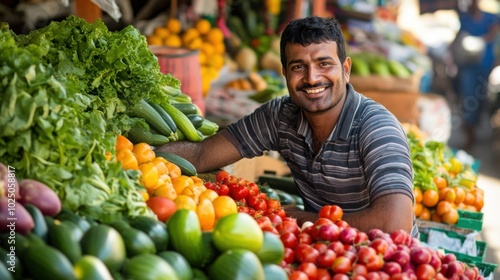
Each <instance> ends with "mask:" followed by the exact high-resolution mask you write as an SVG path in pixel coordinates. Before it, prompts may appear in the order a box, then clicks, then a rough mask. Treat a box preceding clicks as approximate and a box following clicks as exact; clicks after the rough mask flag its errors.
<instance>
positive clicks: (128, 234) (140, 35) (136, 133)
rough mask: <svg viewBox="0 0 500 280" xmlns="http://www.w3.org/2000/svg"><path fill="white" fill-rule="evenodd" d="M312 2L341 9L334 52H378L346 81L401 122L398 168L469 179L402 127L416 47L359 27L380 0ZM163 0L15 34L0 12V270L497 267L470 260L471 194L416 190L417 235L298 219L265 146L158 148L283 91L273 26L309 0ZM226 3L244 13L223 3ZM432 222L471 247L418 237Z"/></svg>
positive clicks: (279, 271)
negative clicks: (127, 21)
mask: <svg viewBox="0 0 500 280" xmlns="http://www.w3.org/2000/svg"><path fill="white" fill-rule="evenodd" d="M112 2H114V1H112ZM313 2H314V3H313V5H312V6H311V7H310V8H311V9H310V14H314V15H337V16H338V17H339V18H341V19H342V25H343V26H344V27H345V30H344V32H345V34H346V37H347V38H348V39H349V40H348V43H349V44H350V46H349V51H350V52H351V53H350V55H352V56H353V57H354V56H356V55H359V54H360V53H365V54H371V55H375V56H376V59H374V60H373V63H374V64H377V65H378V66H375V68H377V67H380V66H381V65H383V66H382V67H387V68H386V70H380V68H377V69H378V70H374V69H372V68H370V67H372V66H370V67H369V68H370V69H369V72H370V73H366V69H365V70H361V71H360V70H359V68H356V69H354V68H355V67H353V71H352V73H351V75H352V76H351V83H352V84H353V85H354V87H355V88H356V89H357V90H358V91H360V92H361V93H362V94H364V95H365V96H367V97H369V98H372V99H373V100H375V101H377V102H379V103H381V104H382V105H383V106H385V107H386V108H387V109H388V110H389V111H391V112H392V113H393V114H394V115H395V116H396V118H398V120H399V121H400V122H401V123H402V124H403V126H404V128H405V130H406V132H407V135H408V140H409V143H410V144H412V161H413V162H414V169H415V171H419V170H417V169H419V168H420V171H422V170H424V171H427V172H430V173H429V174H432V176H433V177H439V176H443V177H444V176H445V175H446V176H449V177H446V178H447V180H448V181H449V182H447V183H446V184H447V185H446V188H449V189H452V188H453V187H454V184H455V183H457V184H459V183H460V184H464V185H463V187H467V190H468V191H470V192H472V191H474V192H480V186H477V185H476V184H475V179H476V178H473V177H474V175H475V174H474V173H473V172H474V171H473V170H472V171H471V170H470V166H468V165H467V164H462V163H461V162H457V159H456V157H454V156H453V155H450V154H448V153H445V152H447V151H448V150H447V147H446V145H445V144H444V142H443V141H441V140H440V139H437V138H434V137H428V138H425V137H424V136H423V135H424V134H426V131H424V130H420V129H418V126H419V123H420V122H421V119H422V116H421V112H422V111H423V110H422V108H424V107H425V108H427V109H428V108H429V107H428V105H422V104H421V103H420V100H422V99H423V96H424V95H425V93H424V92H422V85H421V79H422V77H423V75H424V73H425V72H426V71H428V70H429V69H428V68H427V67H428V65H426V64H425V62H424V63H422V64H419V63H418V61H425V58H422V57H424V55H423V53H422V52H421V50H419V49H418V44H417V43H415V42H412V41H411V40H409V39H408V36H409V35H408V34H406V33H403V32H396V33H397V34H398V35H400V37H398V38H397V39H395V38H391V37H390V36H389V35H390V34H387V33H379V31H380V30H379V31H377V30H374V29H373V27H374V26H375V25H374V24H373V22H372V21H375V20H381V19H382V18H383V19H384V20H389V21H391V20H392V21H393V20H394V18H393V17H392V15H390V14H387V13H390V10H391V9H392V7H389V6H388V5H384V4H379V6H380V7H379V6H371V8H373V10H371V11H370V12H366V10H364V11H357V10H355V9H354V10H353V9H350V8H353V7H345V6H344V7H341V6H339V4H340V2H341V1H334V2H335V5H334V6H335V7H334V8H332V7H331V6H330V5H329V1H313ZM337 2H338V3H337ZM148 4H149V5H153V4H154V1H152V2H149V3H148ZM169 4H170V8H171V10H169V11H165V12H164V13H161V14H160V15H158V17H156V18H154V19H151V21H150V23H149V24H151V25H149V26H147V27H145V28H142V29H139V28H136V27H135V26H133V25H130V26H128V27H126V28H124V29H123V30H117V31H113V30H110V29H108V27H107V26H106V24H105V23H103V22H102V21H101V19H100V18H101V17H102V13H101V11H100V9H99V8H96V5H95V4H93V2H91V1H88V0H77V1H76V15H71V16H68V17H67V18H66V19H64V20H61V21H58V22H56V21H54V22H51V23H50V24H48V25H47V26H46V27H43V28H40V29H38V30H36V31H35V32H30V33H29V34H26V35H23V36H19V35H17V34H15V33H14V32H10V30H9V29H8V28H7V27H6V26H5V25H2V28H0V57H1V58H2V63H4V65H3V66H2V72H1V75H2V77H1V79H0V81H3V82H2V83H0V92H1V93H0V96H2V98H0V108H2V115H1V117H0V128H1V129H0V144H2V145H0V202H1V205H0V206H1V207H0V214H1V215H0V217H1V219H2V220H1V221H2V226H1V228H0V229H1V231H0V240H1V243H0V244H1V246H0V253H1V255H0V259H2V262H1V263H0V279H118V280H119V279H180V280H188V279H302V278H304V277H306V278H311V279H315V277H317V278H320V276H321V277H324V279H332V278H333V276H334V275H339V276H340V275H342V276H345V277H347V278H355V277H356V274H358V273H359V274H360V275H361V276H363V275H364V276H363V277H365V276H366V277H365V278H368V277H369V275H370V276H371V277H374V279H378V278H381V279H385V278H390V276H393V277H394V278H397V277H401V278H403V279H404V277H408V278H409V277H413V278H416V277H417V276H419V277H420V278H424V276H425V274H427V273H430V275H434V276H433V277H430V278H434V277H436V278H438V277H442V278H457V279H460V277H463V278H465V277H469V278H470V279H484V278H488V279H492V273H493V271H494V270H495V269H496V267H497V265H496V264H491V263H488V262H485V255H486V251H487V249H486V248H487V244H486V243H485V242H482V241H478V240H475V239H474V238H475V236H476V235H477V234H478V233H479V232H481V230H482V221H483V213H482V212H481V208H482V205H479V204H478V203H479V202H477V201H476V203H475V204H474V207H475V210H476V211H472V208H471V207H469V208H467V211H466V206H472V203H469V204H467V205H466V204H465V203H463V204H464V205H460V204H459V203H457V205H456V208H458V209H459V210H457V213H458V215H459V216H458V219H457V220H456V221H454V222H450V221H449V220H446V218H443V217H444V215H437V216H433V217H432V218H431V216H430V215H431V214H430V213H431V212H430V211H432V213H437V205H432V206H426V209H427V210H428V211H429V216H427V217H425V216H424V215H423V214H422V213H419V214H418V215H417V214H416V216H418V219H417V223H418V226H419V228H420V239H418V238H412V237H410V235H409V234H408V233H407V232H405V231H402V230H400V231H394V232H392V233H386V232H382V231H381V230H377V229H373V230H371V231H370V232H361V231H359V230H358V229H356V228H354V227H351V226H349V224H347V222H345V221H344V220H342V215H343V212H342V211H343V210H342V209H341V208H340V207H338V206H336V205H325V206H324V208H322V210H321V211H320V213H318V219H317V220H312V221H309V222H307V223H304V224H303V225H299V224H297V220H296V219H295V218H294V217H292V216H290V215H288V213H287V212H286V210H285V209H286V208H285V207H284V206H286V205H294V206H297V207H299V208H303V201H302V198H301V197H300V194H299V192H298V191H297V190H296V188H295V182H294V180H293V178H292V177H290V170H289V168H288V167H287V166H286V164H285V163H284V161H283V160H282V159H281V158H280V157H279V155H277V153H276V152H274V151H269V152H267V153H266V154H265V155H263V156H261V157H257V158H253V159H242V160H240V161H238V162H236V163H234V164H232V165H230V166H226V167H224V168H222V169H220V170H214V171H212V172H207V173H203V174H200V173H198V172H197V170H196V168H195V167H194V166H193V165H192V163H190V162H189V161H187V160H186V159H184V158H182V157H179V156H177V155H175V154H172V153H166V152H161V151H159V150H158V149H157V148H158V147H159V146H161V145H163V144H167V143H170V142H175V141H191V142H200V141H202V140H203V139H205V138H206V137H210V136H212V135H214V134H215V133H217V131H219V130H220V129H221V128H223V127H225V126H227V125H229V124H231V123H233V122H235V121H237V120H238V119H241V118H242V117H244V116H245V115H246V114H249V113H251V112H252V111H254V110H255V109H256V108H258V106H260V105H261V104H263V103H265V102H267V101H268V100H271V99H272V98H275V97H278V96H281V95H286V94H288V93H287V89H286V86H285V83H284V80H283V77H282V75H281V74H280V71H281V70H280V69H281V68H280V62H279V48H278V50H277V49H276V48H277V43H279V41H277V40H278V38H279V37H278V34H279V31H280V28H282V26H283V25H284V24H286V22H287V21H289V20H291V19H293V18H297V17H299V16H300V15H302V14H303V13H307V12H308V10H307V9H305V7H304V6H303V5H305V2H304V1H266V2H265V5H262V3H257V2H256V1H243V2H241V3H240V2H238V4H241V5H242V6H241V7H235V6H234V5H231V6H228V5H226V4H227V3H226V1H217V3H216V4H217V7H214V9H211V10H210V11H206V10H203V9H202V8H204V7H201V10H202V11H203V12H202V13H196V12H194V11H193V10H192V8H193V7H189V5H187V4H186V3H185V2H183V1H180V2H179V3H178V2H177V1H171V2H170V3H169ZM233 4H234V3H233ZM364 7H366V6H364ZM241 8H243V9H242V10H243V14H244V15H245V17H243V16H242V15H241V14H238V13H237V12H236V11H237V10H238V9H241ZM382 15H385V16H382ZM143 16H144V15H143ZM239 16H241V18H239ZM238 19H239V20H241V19H244V22H239V21H238ZM360 21H361V22H360ZM239 23H241V24H243V26H240V27H241V28H238V27H237V26H238V24H239ZM390 26H393V25H392V24H391V25H390ZM391 28H392V27H391ZM233 35H234V37H233ZM236 35H237V36H236ZM24 36H25V37H24ZM365 36H368V37H370V38H372V36H375V37H376V38H377V40H364V39H363V38H365V39H366V38H367V37H365ZM236 37H239V38H236ZM405 38H406V39H405ZM238 40H239V41H238ZM371 41H373V42H376V44H375V45H376V46H375V45H373V44H371V43H373V42H371ZM395 45H397V46H399V47H401V48H396V47H395ZM402 54H404V55H402ZM415 58H422V59H421V60H418V59H415ZM369 60H370V61H372V60H371V59H366V60H363V59H362V61H364V62H365V63H368V61H369ZM357 65H358V67H359V65H360V64H357ZM365 66H368V64H366V65H364V66H361V67H365ZM390 67H392V68H394V69H392V70H390V71H389V70H387V69H390ZM384 71H389V72H384ZM429 96H430V95H429ZM425 97H427V96H425ZM426 99H427V98H426ZM420 137H422V138H420ZM427 144H429V145H427ZM427 149H429V150H432V152H435V154H432V153H429V150H427ZM413 152H415V153H413ZM422 157H428V158H425V159H422ZM438 159H439V160H438ZM451 162H453V165H452V164H451ZM457 166H460V168H458V167H457ZM417 167H418V168H417ZM437 170H439V172H441V173H438V172H437ZM443 170H445V171H446V172H444V171H443ZM468 172H469V173H468ZM470 172H472V173H470ZM417 173H418V172H416V174H417ZM445 173H446V174H445ZM471 174H472V175H471ZM418 175H422V174H421V173H419V174H418ZM438 175H439V176H438ZM422 176H424V177H425V175H422ZM466 176H472V177H467V178H466ZM416 178H420V179H421V177H419V176H416ZM464 178H465V181H460V180H459V179H464ZM426 179H430V180H427V181H425V180H418V179H416V180H415V182H414V185H415V187H414V189H415V191H416V190H417V189H418V190H424V189H432V190H435V191H437V183H436V182H434V181H432V180H434V178H431V177H428V178H426ZM424 181H425V182H424ZM431 181H432V182H431ZM425 184H428V185H425ZM468 184H469V185H468ZM466 185H467V186H466ZM440 189H441V188H440ZM443 189H444V188H443ZM476 197H479V195H477V196H476ZM46 202H50V203H48V204H47V203H46ZM450 202H451V200H450ZM417 203H421V201H416V204H417ZM453 203H455V201H453ZM480 206H481V207H480ZM416 209H417V208H416ZM449 211H451V210H449ZM447 213H448V212H447ZM438 216H439V217H438ZM12 217H14V218H15V222H10V221H12V220H14V219H13V218H12ZM439 219H440V220H439ZM438 220H439V221H438ZM6 221H9V223H7V222H6ZM12 223H14V225H15V226H14V227H13V226H12ZM435 232H439V233H442V234H444V235H446V236H447V237H450V238H455V239H456V240H458V241H457V243H460V245H463V244H466V242H469V244H472V245H474V246H473V249H470V250H469V251H467V250H465V249H464V250H465V251H461V249H462V248H459V249H456V248H451V247H448V248H444V247H443V246H441V247H438V248H428V247H427V246H426V245H425V243H426V242H427V243H432V242H434V243H436V241H435V240H433V238H434V236H435V234H436V233H435ZM299 243H301V244H299ZM437 243H440V242H439V241H438V242H437ZM384 244H385V245H384ZM441 245H442V244H441ZM384 246H385V247H384ZM389 248H390V249H389ZM422 256H424V257H422ZM449 267H452V269H450V268H449ZM363 269H364V270H363ZM14 270H16V271H14ZM370 273H371V274H370ZM377 277H378V278H377ZM469 278H467V279H469ZM322 279H323V278H322Z"/></svg>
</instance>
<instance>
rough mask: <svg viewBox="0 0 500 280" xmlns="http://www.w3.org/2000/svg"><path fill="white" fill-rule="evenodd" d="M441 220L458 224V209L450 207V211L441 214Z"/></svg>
mask: <svg viewBox="0 0 500 280" xmlns="http://www.w3.org/2000/svg"><path fill="white" fill-rule="evenodd" d="M441 221H442V222H443V223H447V224H450V225H454V224H456V223H457V221H458V210H457V209H455V208H452V209H450V211H448V212H446V213H444V214H443V215H442V216H441Z"/></svg>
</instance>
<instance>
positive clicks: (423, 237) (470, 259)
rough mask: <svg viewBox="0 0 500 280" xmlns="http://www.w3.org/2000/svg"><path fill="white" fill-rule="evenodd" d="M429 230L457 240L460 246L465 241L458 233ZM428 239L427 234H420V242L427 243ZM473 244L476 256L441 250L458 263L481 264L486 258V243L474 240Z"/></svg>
mask: <svg viewBox="0 0 500 280" xmlns="http://www.w3.org/2000/svg"><path fill="white" fill-rule="evenodd" d="M431 230H435V231H440V232H443V233H445V234H446V236H448V237H449V238H453V239H459V240H460V243H461V244H463V242H464V240H465V239H466V237H465V236H464V235H461V234H458V233H456V232H453V231H449V230H444V229H440V228H436V229H431ZM428 238H429V233H428V232H420V241H422V242H425V243H427V242H428ZM475 243H476V255H475V256H473V255H468V254H466V253H461V252H457V251H453V250H448V249H446V248H443V249H444V252H445V253H451V254H454V255H455V256H456V257H457V259H458V260H459V261H462V262H465V263H481V262H482V261H483V260H484V257H485V256H486V249H487V246H486V242H483V241H479V240H476V242H475Z"/></svg>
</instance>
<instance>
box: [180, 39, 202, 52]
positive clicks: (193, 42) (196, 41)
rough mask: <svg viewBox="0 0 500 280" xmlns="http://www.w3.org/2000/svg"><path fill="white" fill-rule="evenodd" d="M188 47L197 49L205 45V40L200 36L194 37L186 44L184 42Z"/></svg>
mask: <svg viewBox="0 0 500 280" xmlns="http://www.w3.org/2000/svg"><path fill="white" fill-rule="evenodd" d="M184 45H185V46H186V47H187V48H188V49H191V50H197V49H199V48H201V46H202V45H203V41H201V39H200V38H193V39H191V40H190V41H189V42H187V43H186V44H184Z"/></svg>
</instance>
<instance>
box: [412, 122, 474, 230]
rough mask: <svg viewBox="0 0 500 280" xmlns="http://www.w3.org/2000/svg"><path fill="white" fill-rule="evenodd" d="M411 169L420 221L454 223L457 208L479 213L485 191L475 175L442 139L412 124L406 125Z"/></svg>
mask: <svg viewBox="0 0 500 280" xmlns="http://www.w3.org/2000/svg"><path fill="white" fill-rule="evenodd" d="M405 128H406V130H407V136H408V143H409V145H410V152H411V157H412V163H413V170H414V179H413V184H414V188H413V191H414V194H415V215H416V216H417V217H418V218H419V219H421V220H431V221H434V222H440V223H446V224H451V225H454V224H456V223H457V222H458V220H459V210H460V209H462V210H464V211H471V212H480V211H481V209H482V208H483V206H484V191H483V190H482V189H481V188H479V187H478V186H477V184H476V181H477V174H476V172H475V171H474V170H472V167H471V166H469V165H464V164H463V163H462V162H461V161H460V160H459V159H457V157H456V156H455V155H454V153H453V152H452V151H451V149H450V148H449V147H448V146H447V145H446V144H445V143H443V142H439V141H432V140H428V139H426V138H425V135H423V133H422V132H421V131H419V129H418V127H416V126H414V125H409V124H405Z"/></svg>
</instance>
